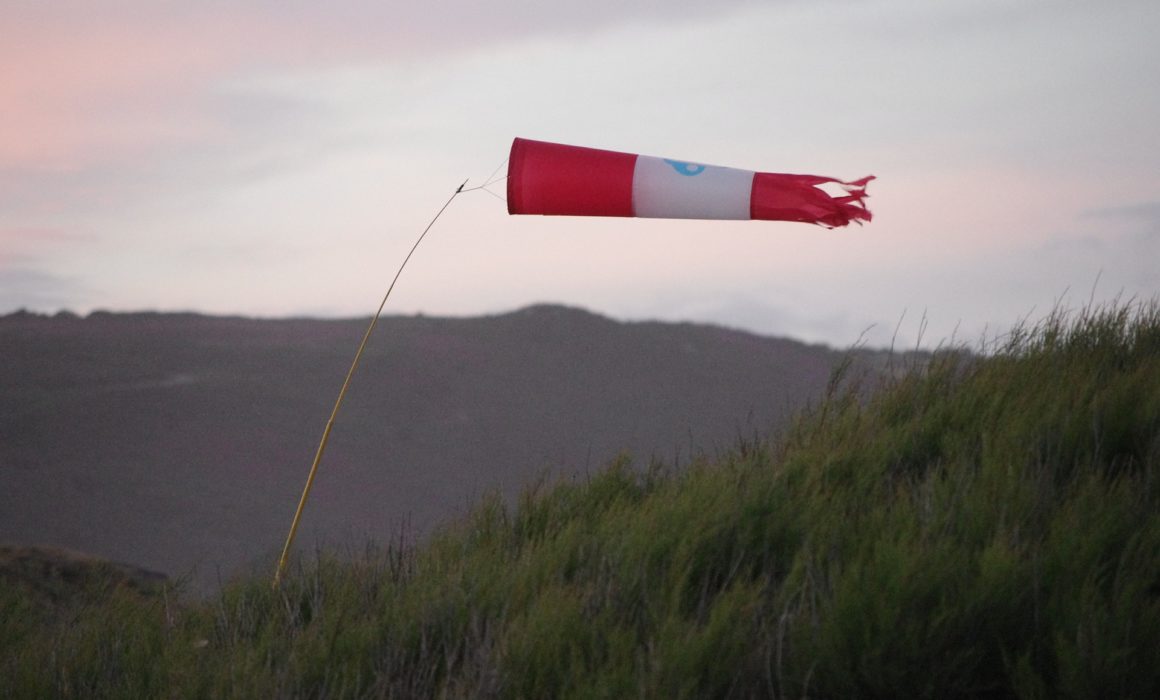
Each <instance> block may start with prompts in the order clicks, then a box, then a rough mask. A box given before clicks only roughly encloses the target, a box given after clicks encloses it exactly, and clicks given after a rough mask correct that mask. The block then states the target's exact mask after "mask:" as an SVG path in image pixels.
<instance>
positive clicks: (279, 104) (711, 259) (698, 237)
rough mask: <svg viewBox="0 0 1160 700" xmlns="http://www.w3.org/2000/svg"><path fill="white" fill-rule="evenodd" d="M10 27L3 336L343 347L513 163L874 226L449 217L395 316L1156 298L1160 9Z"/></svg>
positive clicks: (860, 331) (965, 314)
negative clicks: (659, 163) (812, 202)
mask: <svg viewBox="0 0 1160 700" xmlns="http://www.w3.org/2000/svg"><path fill="white" fill-rule="evenodd" d="M0 1H2V2H3V8H2V12H3V17H4V21H3V23H0V127H2V128H0V313H7V312H10V311H14V310H17V309H21V308H26V309H29V310H33V311H38V312H44V313H54V312H56V311H58V310H62V309H67V310H71V311H74V312H78V313H87V312H90V311H92V310H95V309H107V310H117V311H130V310H154V309H155V310H164V311H176V310H183V311H186V310H188V311H199V312H205V313H214V314H240V315H249V316H260V317H283V316H315V317H338V316H343V317H346V316H367V315H369V314H370V313H372V312H373V311H374V310H375V308H377V306H378V304H379V301H380V300H381V298H382V295H383V293H384V291H385V289H386V287H387V285H388V284H389V282H390V279H391V277H392V276H393V275H394V273H395V271H396V269H397V268H398V266H399V264H400V263H401V262H402V261H403V259H404V257H405V256H406V254H407V252H408V251H409V250H410V248H411V246H412V245H413V244H414V242H415V239H416V238H417V237H418V236H419V234H420V233H421V231H422V230H423V228H424V227H425V226H426V225H427V224H428V222H429V221H430V220H431V218H432V217H433V216H434V215H435V213H436V212H437V211H438V210H439V208H440V207H441V206H442V205H443V204H444V202H446V201H447V199H448V198H449V197H450V196H451V194H452V193H453V192H454V191H455V188H456V187H458V186H459V184H460V183H461V182H463V181H464V180H465V179H467V180H468V186H469V187H471V186H473V185H480V184H483V183H484V182H485V181H487V180H488V179H489V176H490V175H491V174H492V173H493V172H496V170H497V169H498V172H499V176H502V174H503V172H504V171H503V167H504V164H505V159H506V157H507V153H508V150H509V148H510V144H511V141H512V139H513V138H514V137H517V136H521V137H526V138H533V139H540V140H546V141H556V142H560V143H568V144H576V145H584V146H592V147H597V148H606V149H611V150H618V151H627V152H633V153H643V154H646V155H655V156H662V157H670V158H678V159H681V160H688V161H695V162H701V163H710V164H715V165H724V166H732V167H738V168H745V169H751V170H760V171H768V172H791V173H812V174H818V175H827V176H833V177H839V178H843V179H854V178H858V177H861V176H863V175H869V174H873V175H876V176H877V178H878V179H877V180H875V181H874V182H873V183H871V186H870V189H869V192H870V195H871V198H870V199H869V200H868V204H869V207H870V208H871V210H872V211H873V212H874V221H873V222H872V223H870V224H868V225H866V226H864V227H857V226H851V227H849V228H846V229H836V230H827V229H824V228H821V227H817V226H809V225H805V224H799V223H783V222H748V221H744V222H741V221H726V222H720V221H718V222H712V221H669V220H644V219H590V218H563V217H512V216H509V215H508V214H507V213H506V207H505V205H504V202H503V201H502V197H503V194H504V189H503V183H502V181H501V182H500V183H498V184H497V185H495V186H492V187H491V188H489V190H490V191H485V190H475V191H472V192H465V193H464V194H461V195H459V196H457V197H456V198H455V199H454V201H453V202H452V204H451V206H450V207H448V209H447V211H446V212H445V213H444V214H443V215H442V216H441V218H440V219H439V221H438V222H437V223H436V225H435V227H434V228H433V229H432V231H431V233H430V234H429V235H428V237H427V238H426V239H425V240H424V242H423V244H422V247H420V248H419V249H418V251H417V252H416V254H415V256H414V258H413V259H412V260H411V262H410V263H409V265H408V267H407V269H406V270H405V272H404V274H403V276H402V278H401V279H400V281H399V284H398V286H397V287H396V289H395V291H394V292H393V294H392V296H391V298H390V300H389V301H388V305H387V308H386V313H388V314H414V313H423V314H427V315H438V316H444V315H450V316H464V315H479V314H492V313H502V312H505V311H510V310H513V309H516V308H519V307H522V306H525V305H528V304H533V303H542V302H551V303H563V304H569V305H573V306H579V307H583V308H586V309H589V310H592V311H595V312H598V313H602V314H606V315H609V316H612V317H614V318H617V319H622V320H648V319H660V320H666V321H693V322H709V323H718V324H722V325H726V326H730V327H735V328H741V329H745V330H750V331H754V332H758V333H762V334H768V335H779V336H790V337H795V338H799V339H802V340H807V341H810V342H823V343H827V344H830V345H834V346H839V347H842V346H850V345H852V344H855V343H858V342H864V343H868V344H870V345H876V346H885V345H889V344H890V343H892V342H894V343H898V344H911V343H921V344H923V345H928V346H930V345H936V344H939V343H946V342H968V343H973V342H977V341H980V340H982V339H984V338H995V337H998V336H1000V335H1001V334H1002V333H1003V332H1004V330H1005V329H1007V328H1010V327H1011V326H1012V325H1013V324H1015V323H1017V322H1019V321H1020V320H1023V319H1031V320H1034V319H1036V318H1039V317H1042V316H1043V315H1045V314H1046V313H1047V312H1048V311H1050V310H1051V309H1052V308H1053V307H1055V306H1057V305H1063V306H1066V307H1069V308H1076V307H1081V306H1083V305H1086V304H1088V303H1092V302H1095V303H1097V304H1098V303H1108V302H1110V301H1112V300H1114V299H1122V300H1126V299H1144V300H1146V299H1151V298H1153V297H1155V296H1157V295H1158V294H1160V272H1158V266H1157V260H1160V79H1157V75H1158V74H1160V42H1157V41H1155V37H1156V36H1160V3H1157V2H1155V0H1099V1H1091V2H1086V1H1078V0H1054V1H1043V0H1023V1H1021V2H1009V1H998V0H971V1H967V0H941V1H940V2H926V1H920V0H864V1H861V2H858V1H853V0H845V1H842V0H818V1H805V0H802V1H797V0H782V1H767V2H745V1H742V0H723V1H717V2H704V1H703V0H702V1H701V2H685V1H683V0H668V1H660V0H655V1H649V2H632V1H631V0H588V1H587V2H584V3H553V2H546V1H543V0H541V1H539V2H532V1H530V0H521V1H518V2H504V1H502V0H494V1H492V2H487V3H480V2H468V1H467V0H444V1H442V2H432V3H417V2H412V1H408V2H395V1H394V0H387V1H383V0H363V1H348V2H343V1H341V0H339V1H335V2H326V3H323V2H303V1H294V0H284V1H282V2H259V1H258V0H238V1H234V2H214V1H208V2H200V3H189V2H174V3H170V2H158V1H154V0H150V1H148V2H147V1H145V0H125V1H123V2H117V1H113V0H109V1H106V2H99V3H97V2H91V1H79V0H60V1H56V2H52V1H50V2H31V1H29V2H24V1H22V0H0Z"/></svg>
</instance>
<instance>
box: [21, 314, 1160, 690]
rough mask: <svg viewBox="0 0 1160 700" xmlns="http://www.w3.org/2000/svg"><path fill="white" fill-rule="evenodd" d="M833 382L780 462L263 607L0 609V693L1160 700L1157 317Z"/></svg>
mask: <svg viewBox="0 0 1160 700" xmlns="http://www.w3.org/2000/svg"><path fill="white" fill-rule="evenodd" d="M834 386H835V388H834V390H833V391H832V392H831V393H830V394H829V395H828V397H827V398H826V399H825V400H824V401H823V402H821V403H820V404H819V405H818V406H817V407H815V408H814V409H813V410H811V411H809V412H807V413H805V414H803V415H802V416H801V417H800V418H799V420H798V421H797V423H796V424H795V426H794V428H793V429H792V430H791V431H790V432H789V433H788V434H787V435H785V436H783V437H782V439H780V440H779V441H778V442H777V443H775V444H767V443H761V442H752V443H744V444H740V445H738V447H737V448H736V449H735V451H734V452H733V454H731V455H730V456H728V457H726V458H724V459H722V460H720V461H719V462H717V463H713V464H709V463H704V464H700V465H694V466H693V467H691V468H689V469H682V470H681V471H680V472H672V471H670V470H668V469H667V468H666V467H664V466H663V465H654V466H653V467H651V468H648V469H638V468H633V467H632V466H631V465H630V464H629V463H628V462H627V461H622V462H619V463H616V464H613V465H611V466H610V467H608V468H607V469H606V470H605V471H603V472H601V473H600V474H597V475H596V476H594V477H592V478H591V479H590V480H589V481H587V482H585V483H580V484H562V485H555V486H550V485H544V486H542V487H541V488H539V489H534V490H533V491H531V492H529V493H528V494H527V495H526V496H525V497H524V499H523V501H522V502H521V503H520V505H519V506H518V507H517V508H515V509H508V508H505V507H504V505H503V504H502V502H501V501H500V500H499V499H493V500H490V501H487V502H485V503H483V504H481V506H480V507H479V508H478V509H477V510H476V511H475V512H474V514H473V515H472V516H471V517H470V518H469V519H467V520H465V521H463V522H461V523H458V524H455V525H453V526H451V527H449V528H448V529H446V530H445V531H444V532H443V533H442V534H441V535H439V536H438V537H436V538H435V539H434V540H433V541H432V542H431V543H430V544H428V545H426V546H424V547H422V548H420V549H413V548H409V547H399V546H388V547H384V548H372V549H370V550H368V552H366V553H360V555H359V556H357V557H354V561H353V563H351V562H350V557H336V556H332V555H326V554H324V555H322V556H320V557H319V558H318V560H317V561H316V562H313V563H309V564H307V565H304V566H302V567H300V568H299V569H298V571H297V572H296V574H295V575H294V576H292V577H291V578H290V580H289V581H287V582H286V583H285V584H284V585H283V588H282V589H281V590H280V591H278V592H273V591H271V590H270V587H269V583H268V582H267V581H265V580H254V581H239V582H236V583H234V584H232V585H230V586H229V587H228V588H227V589H226V590H225V591H223V593H222V594H221V596H220V597H218V598H217V599H215V600H213V601H211V602H208V603H199V604H187V605H185V606H182V607H180V608H178V607H176V606H173V605H171V604H170V602H171V601H170V600H169V598H168V597H166V596H152V597H144V598H143V597H141V596H140V595H139V594H129V593H124V592H120V591H114V593H112V594H111V595H110V596H109V597H108V598H107V599H106V600H105V602H102V603H93V602H92V601H91V599H86V600H88V602H78V603H76V604H73V605H57V606H55V607H52V608H47V607H43V606H38V605H37V604H36V603H35V602H29V601H28V599H27V598H22V597H20V596H19V595H18V594H14V593H13V592H12V591H10V590H6V591H5V592H0V620H3V622H2V623H0V649H2V650H3V651H0V677H3V678H4V679H6V680H8V681H10V687H11V688H12V689H13V690H14V691H15V693H14V694H15V695H16V696H28V697H32V696H41V695H43V696H49V695H58V696H74V697H87V696H90V695H94V694H96V695H124V696H127V697H128V696H132V697H138V696H169V695H177V696H191V697H198V696H204V697H211V696H213V697H219V696H220V697H231V696H232V697H273V696H276V695H312V696H314V695H326V696H335V695H350V696H367V695H369V696H378V695H394V696H411V695H445V696H453V697H457V696H470V697H478V696H488V695H502V696H510V697H550V696H580V697H623V696H636V695H645V696H653V697H678V696H740V697H747V696H775V695H776V696H786V697H799V696H802V695H805V694H807V693H808V694H809V695H810V696H812V697H850V696H858V697H874V696H878V697H907V696H923V697H955V696H972V697H980V696H996V697H1008V696H1019V697H1055V696H1075V697H1094V696H1105V697H1133V696H1134V697H1156V696H1158V695H1160V516H1158V513H1160V480H1158V476H1160V474H1158V471H1160V307H1158V306H1157V305H1155V304H1153V305H1144V306H1126V307H1116V308H1111V309H1105V310H1100V311H1092V312H1086V313H1082V314H1079V315H1078V316H1076V317H1073V318H1064V317H1063V315H1057V316H1055V317H1053V318H1051V319H1048V320H1047V321H1045V322H1043V323H1042V324H1041V325H1039V326H1038V327H1036V328H1033V329H1027V330H1020V331H1016V332H1014V333H1013V334H1012V335H1011V338H1010V340H1009V341H1008V342H1007V344H1006V345H1004V346H1003V347H1000V348H996V349H994V351H993V352H991V353H989V354H988V356H987V357H986V358H985V359H977V358H972V357H970V356H968V355H966V354H964V353H957V352H944V353H940V354H938V355H936V357H935V359H934V361H933V362H932V363H930V364H929V365H928V366H927V367H925V368H924V369H923V370H922V371H919V370H915V371H912V372H910V373H908V374H905V376H903V377H902V378H901V379H898V380H896V381H894V382H892V384H891V385H890V386H888V387H885V388H881V389H876V390H874V391H867V390H864V388H861V387H859V386H858V383H857V382H856V381H853V380H851V379H850V378H849V377H846V378H842V380H841V381H835V383H834ZM839 387H840V388H839Z"/></svg>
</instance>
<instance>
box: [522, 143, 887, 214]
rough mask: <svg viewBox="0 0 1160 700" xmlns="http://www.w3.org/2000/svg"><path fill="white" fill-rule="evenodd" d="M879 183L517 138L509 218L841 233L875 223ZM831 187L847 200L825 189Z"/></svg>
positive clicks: (869, 179) (868, 179) (865, 178)
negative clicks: (749, 222)
mask: <svg viewBox="0 0 1160 700" xmlns="http://www.w3.org/2000/svg"><path fill="white" fill-rule="evenodd" d="M873 179H874V176H872V175H871V176H868V177H864V178H862V179H860V180H854V181H852V182H844V181H842V180H836V179H834V178H831V177H819V176H817V175H785V174H781V173H762V172H754V171H752V170H740V169H737V168H724V167H719V166H716V165H702V164H700V163H691V162H689V161H683V160H673V159H671V158H655V157H653V156H641V155H636V154H634V153H619V152H616V151H604V150H599V149H595V148H584V147H581V146H565V145H563V144H557V143H547V142H544V141H532V140H529V139H521V138H517V139H515V141H513V142H512V150H511V155H510V157H509V158H508V181H507V201H508V213H509V214H545V215H559V216H638V217H648V218H655V219H764V220H770V221H801V222H805V223H811V224H819V225H821V226H825V227H827V228H834V227H837V226H845V225H847V224H849V223H850V222H851V221H854V222H857V223H859V224H861V223H862V222H863V221H870V218H871V215H870V211H869V210H868V209H866V207H865V205H864V204H863V200H864V199H865V198H866V197H867V196H868V195H867V194H866V184H867V183H868V182H870V181H871V180H873ZM831 183H832V184H834V185H836V187H837V189H840V190H841V192H842V194H839V195H837V196H833V195H831V194H829V193H828V192H826V191H825V190H823V189H821V187H820V185H826V184H831Z"/></svg>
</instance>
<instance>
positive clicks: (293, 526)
mask: <svg viewBox="0 0 1160 700" xmlns="http://www.w3.org/2000/svg"><path fill="white" fill-rule="evenodd" d="M466 185H467V180H464V181H463V184H462V185H460V186H459V188H458V189H456V190H455V192H453V193H452V194H451V196H450V197H449V198H448V199H447V201H446V202H444V204H443V206H442V207H441V208H440V209H439V211H438V212H437V213H436V214H435V216H434V218H432V219H431V222H430V223H428V224H427V228H425V229H423V233H421V234H419V238H418V239H417V240H416V241H415V245H413V246H411V252H409V253H407V257H406V258H404V259H403V264H402V265H399V269H398V270H397V271H396V272H395V277H394V279H392V280H391V285H390V286H389V287H387V293H386V294H384V295H383V300H382V302H380V303H379V308H378V311H375V315H374V316H373V317H371V323H370V325H369V326H367V331H366V333H364V334H363V339H362V342H361V343H359V346H358V351H356V352H355V354H354V361H353V362H351V363H350V369H349V370H347V372H346V379H345V380H343V382H342V389H340V390H339V392H338V398H337V399H336V400H335V402H334V409H332V410H331V412H330V418H328V419H327V421H326V427H325V428H323V430H322V439H321V440H320V441H319V442H318V450H317V451H316V452H315V453H314V462H313V463H312V464H311V465H310V474H309V475H308V476H307V477H306V486H305V487H303V489H302V497H301V498H299V499H298V508H297V509H296V510H295V511H294V519H293V520H292V521H291V522H290V532H289V534H287V535H286V544H285V546H283V547H282V556H280V557H279V558H278V568H277V570H276V571H275V572H274V588H275V589H276V588H278V584H280V583H281V581H282V575H283V573H285V570H286V562H287V560H288V559H289V558H290V548H291V547H292V546H293V545H294V536H295V535H296V534H298V522H299V521H300V520H301V519H302V511H303V510H304V509H305V508H306V499H307V498H308V497H309V496H310V489H311V487H313V486H314V477H315V475H316V474H317V473H318V465H319V463H320V462H322V455H323V453H324V452H326V443H327V442H328V441H329V440H330V431H331V430H333V429H334V420H335V418H336V417H337V416H338V409H339V408H341V407H342V401H343V399H345V398H346V390H347V389H348V388H349V387H350V379H351V377H353V376H354V371H355V369H357V368H358V363H359V360H361V359H362V355H363V351H364V350H366V347H367V341H368V340H370V337H371V332H372V331H374V329H375V326H376V325H377V324H378V322H379V317H380V316H382V314H383V308H384V307H385V306H386V305H387V299H388V298H390V296H391V291H392V290H394V288H395V283H396V282H398V281H399V275H401V274H403V268H405V267H406V266H407V262H408V261H410V259H411V256H412V255H414V254H415V249H416V248H418V247H419V244H420V243H422V242H423V239H424V238H425V237H426V236H427V232H428V231H430V230H431V227H432V226H434V225H435V222H436V221H438V220H439V217H440V216H442V214H443V212H444V211H446V210H447V207H448V206H450V205H451V202H452V200H454V199H455V197H456V196H457V195H458V194H459V193H460V192H463V188H464V187H465V186H466Z"/></svg>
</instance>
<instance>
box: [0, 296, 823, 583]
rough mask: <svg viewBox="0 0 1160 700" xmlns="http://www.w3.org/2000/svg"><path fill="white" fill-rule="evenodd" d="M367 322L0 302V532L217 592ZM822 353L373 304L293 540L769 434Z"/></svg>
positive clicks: (250, 551) (256, 539)
mask: <svg viewBox="0 0 1160 700" xmlns="http://www.w3.org/2000/svg"><path fill="white" fill-rule="evenodd" d="M365 324H366V319H365V318H362V319H338V320H323V319H303V318H292V319H249V318H242V317H217V316H207V315H201V314H196V313H158V312H134V313H111V312H103V311H96V312H93V313H91V314H89V315H87V316H85V317H78V316H75V315H73V314H68V313H62V314H56V315H54V316H46V315H38V314H32V313H28V312H17V313H14V314H8V315H7V316H4V317H0V348H2V351H0V352H2V353H3V357H4V362H3V363H0V475H2V477H3V481H4V483H5V485H6V487H7V488H5V489H3V490H0V541H12V542H49V543H52V544H54V545H59V546H61V547H67V548H71V549H77V550H81V551H87V552H93V553H94V554H96V555H99V556H102V557H108V558H110V559H114V560H120V561H131V562H134V563H135V564H138V565H141V566H145V567H147V568H149V569H155V570H159V571H164V572H166V573H167V574H169V575H170V576H173V577H183V576H186V575H189V574H191V573H192V574H193V575H194V579H195V581H196V583H197V584H198V585H199V586H201V587H203V588H212V587H214V586H216V583H217V581H219V580H221V579H223V578H228V577H229V576H231V575H232V574H233V573H234V572H236V571H238V570H239V568H240V567H243V566H244V565H247V564H253V563H255V562H257V563H258V565H261V566H266V565H267V564H268V562H269V560H270V559H271V558H272V557H273V556H274V554H276V550H277V548H278V547H279V546H280V543H281V539H282V538H283V537H284V535H285V528H286V527H287V526H288V523H289V519H290V516H291V515H292V513H293V508H294V505H295V504H296V502H297V498H298V495H299V493H300V491H301V488H302V483H303V480H304V478H305V475H306V469H307V467H308V466H309V461H310V458H311V457H312V456H313V452H314V449H315V447H316V445H317V440H318V437H319V435H320V433H321V430H322V427H323V425H324V423H325V420H326V416H327V415H328V413H329V410H330V407H331V406H332V404H333V401H334V397H335V395H336V393H337V390H338V387H339V384H340V383H341V380H342V377H343V376H344V375H345V372H346V369H347V367H348V366H349V363H350V360H351V357H352V354H353V352H354V349H355V347H356V345H357V343H358V340H359V339H360V338H361V336H362V333H363V331H364V330H365ZM842 357H843V354H842V353H839V352H837V351H834V350H831V349H829V348H825V347H821V346H816V345H815V346H811V345H805V344H803V343H799V342H796V341H792V340H787V339H780V338H767V337H762V336H758V335H754V334H751V333H747V332H742V331H736V330H729V329H725V328H721V327H717V326H710V325H699V324H689V323H682V324H674V323H662V322H632V323H625V322H619V321H615V320H612V319H609V318H607V317H604V316H601V315H598V314H594V313H591V312H589V311H585V310H582V309H577V308H571V307H564V306H557V305H550V304H538V305H534V306H529V307H526V308H523V309H519V310H516V311H513V312H510V313H503V314H496V315H491V316H483V317H466V318H442V317H432V316H422V315H417V316H390V317H386V318H384V319H383V320H382V322H381V324H380V326H379V328H378V329H377V330H376V332H375V335H374V336H373V337H372V339H371V342H370V345H369V348H368V351H367V354H366V356H365V358H364V360H363V363H362V365H361V366H360V368H359V371H358V374H357V375H356V377H355V381H354V383H353V384H352V387H351V390H350V393H349V395H348V399H347V403H346V405H345V406H344V408H343V411H342V413H341V414H340V416H339V419H338V422H337V424H336V428H335V431H334V434H333V436H332V439H331V444H330V447H329V450H328V453H327V458H326V461H325V462H324V463H323V465H322V469H321V471H320V475H319V479H318V481H317V484H316V487H315V492H314V493H313V495H312V496H311V502H310V504H309V506H308V508H307V511H306V513H305V518H304V521H303V525H302V531H301V532H302V538H303V539H302V540H301V546H302V547H303V548H306V549H309V548H310V547H311V542H312V541H316V540H323V541H328V542H336V541H337V542H361V541H364V540H365V538H366V536H368V535H374V536H376V537H386V536H389V535H390V534H391V533H394V532H397V531H398V529H399V528H400V527H401V525H402V523H407V524H408V527H409V528H411V530H412V531H413V532H415V533H419V534H422V533H427V532H430V531H431V529H432V528H434V527H435V526H436V525H438V524H439V523H441V522H444V521H445V520H447V519H448V518H449V517H453V516H454V515H456V514H459V513H462V512H464V511H465V510H466V509H467V508H468V506H469V505H470V504H472V503H474V502H475V501H476V500H477V499H479V498H480V497H481V496H482V495H484V494H486V493H488V492H491V491H495V490H498V491H499V492H500V493H502V494H505V495H506V496H508V497H511V496H514V494H516V493H518V492H519V490H520V489H521V488H522V487H523V486H524V485H526V484H528V483H529V482H531V481H533V480H535V479H537V478H540V477H541V476H542V475H543V474H545V473H549V474H555V475H557V476H559V477H567V478H580V479H583V478H585V475H586V474H588V473H591V472H594V471H596V470H598V469H599V468H600V467H602V466H603V465H604V464H605V463H607V462H608V461H609V460H611V459H613V458H614V457H616V456H617V455H618V454H621V453H627V454H630V455H632V456H633V457H634V458H635V460H636V461H637V462H638V464H642V465H643V464H645V463H647V462H648V461H649V460H650V459H651V458H653V457H659V458H663V459H665V460H666V461H668V462H671V463H672V462H675V463H677V464H685V463H688V461H689V460H691V459H693V458H696V457H697V456H698V455H702V454H705V455H712V454H715V453H717V452H720V451H721V450H724V449H727V448H729V447H730V446H732V445H733V444H735V442H736V439H737V437H738V436H739V435H753V434H762V435H764V434H766V433H769V432H770V431H773V430H777V429H780V428H781V427H782V426H784V425H785V422H786V421H787V420H788V418H789V416H791V415H792V413H793V412H794V411H795V410H796V409H798V408H800V407H801V406H802V405H804V404H805V403H806V402H807V401H809V400H810V399H812V398H815V397H817V396H818V395H819V393H820V392H821V390H822V389H823V387H824V386H825V383H826V380H827V379H828V377H829V376H830V372H831V370H832V369H833V367H834V366H835V365H836V364H837V363H838V362H839V361H840V360H841V358H842Z"/></svg>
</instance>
